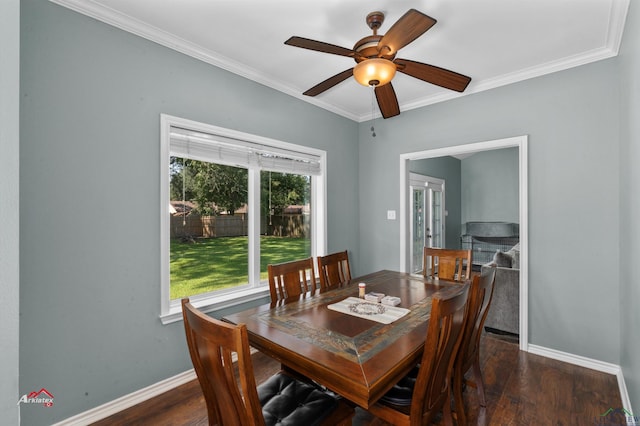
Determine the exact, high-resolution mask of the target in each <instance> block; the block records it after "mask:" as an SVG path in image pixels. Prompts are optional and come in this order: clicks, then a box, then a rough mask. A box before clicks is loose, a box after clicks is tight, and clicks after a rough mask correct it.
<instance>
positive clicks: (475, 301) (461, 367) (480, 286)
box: [452, 268, 496, 426]
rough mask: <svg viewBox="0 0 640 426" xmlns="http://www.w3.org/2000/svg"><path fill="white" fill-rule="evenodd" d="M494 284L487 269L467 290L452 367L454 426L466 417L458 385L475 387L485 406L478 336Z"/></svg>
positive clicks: (494, 277)
mask: <svg viewBox="0 0 640 426" xmlns="http://www.w3.org/2000/svg"><path fill="white" fill-rule="evenodd" d="M495 281H496V269H495V268H491V269H489V270H488V271H486V272H484V273H483V274H482V275H476V276H474V277H473V280H472V282H471V287H470V288H469V301H468V303H467V314H466V318H467V319H466V322H465V326H464V332H463V333H462V340H461V342H460V349H458V355H457V356H456V360H455V363H454V365H453V382H452V383H453V384H452V389H453V397H454V402H455V405H454V407H455V408H454V410H455V415H456V420H457V423H458V425H460V426H464V425H466V424H467V417H466V414H465V411H464V401H463V399H462V391H463V389H462V385H463V383H466V384H467V385H469V386H471V387H475V388H476V389H477V391H478V401H479V403H480V406H481V407H486V406H487V400H486V398H485V393H484V381H483V380H482V372H481V371H480V337H481V336H482V327H483V326H484V321H485V319H486V318H487V313H488V312H489V307H490V306H491V299H492V298H493V288H494V285H495ZM470 368H471V369H472V370H473V381H471V380H466V379H465V377H464V375H465V373H466V372H467V371H469V369H470Z"/></svg>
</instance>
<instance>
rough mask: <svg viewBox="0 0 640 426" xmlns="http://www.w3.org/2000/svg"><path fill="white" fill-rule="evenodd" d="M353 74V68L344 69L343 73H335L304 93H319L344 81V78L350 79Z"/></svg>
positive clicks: (313, 94) (308, 94)
mask: <svg viewBox="0 0 640 426" xmlns="http://www.w3.org/2000/svg"><path fill="white" fill-rule="evenodd" d="M352 75H353V68H349V69H348V70H345V71H342V72H341V73H338V74H336V75H334V76H333V77H329V78H328V79H326V80H325V81H323V82H322V83H318V84H316V85H315V86H313V87H312V88H311V89H309V90H307V91H306V92H304V93H303V95H307V96H316V95H319V94H320V93H322V92H324V91H325V90H328V89H331V88H332V87H333V86H335V85H336V84H338V83H342V82H343V81H344V80H346V79H348V78H349V77H351V76H352Z"/></svg>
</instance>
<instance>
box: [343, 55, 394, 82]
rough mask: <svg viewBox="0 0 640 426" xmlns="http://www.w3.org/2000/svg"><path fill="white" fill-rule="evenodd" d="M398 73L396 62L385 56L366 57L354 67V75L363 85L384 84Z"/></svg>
mask: <svg viewBox="0 0 640 426" xmlns="http://www.w3.org/2000/svg"><path fill="white" fill-rule="evenodd" d="M394 75H396V64H394V63H393V62H391V61H389V60H387V59H383V58H372V59H365V60H364V61H362V62H359V63H358V64H357V65H356V66H355V67H354V68H353V77H354V78H355V79H356V81H357V82H358V83H360V84H362V85H363V86H384V85H385V84H387V83H389V82H390V81H391V80H392V79H393V76H394Z"/></svg>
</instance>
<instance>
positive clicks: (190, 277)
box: [160, 115, 326, 324]
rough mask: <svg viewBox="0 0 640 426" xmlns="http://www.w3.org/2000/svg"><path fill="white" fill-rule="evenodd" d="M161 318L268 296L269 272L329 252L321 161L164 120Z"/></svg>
mask: <svg viewBox="0 0 640 426" xmlns="http://www.w3.org/2000/svg"><path fill="white" fill-rule="evenodd" d="M160 139H161V170H162V173H161V178H160V183H161V197H160V198H161V267H162V273H161V280H162V294H161V302H162V307H161V319H162V322H163V323H165V324H166V323H169V322H173V321H177V320H179V319H181V311H180V299H181V298H183V297H189V298H190V299H191V300H192V302H193V303H194V304H195V305H196V306H197V307H198V308H200V309H201V310H203V311H205V312H206V311H208V310H209V311H210V310H214V309H220V308H223V307H228V306H232V305H234V304H238V303H243V302H248V301H251V300H255V299H259V298H262V297H264V296H266V295H268V293H269V290H268V285H267V265H268V264H270V263H280V262H285V261H289V260H294V259H300V258H303V257H309V256H317V255H320V254H324V252H325V245H326V244H325V240H326V237H325V235H326V231H325V194H324V188H325V177H324V169H325V162H326V153H325V152H324V151H320V150H316V149H313V148H309V147H305V146H299V145H293V144H290V143H285V142H281V141H276V140H273V139H267V138H263V137H260V136H255V135H250V134H246V133H241V132H237V131H234V130H229V129H224V128H220V127H215V126H210V125H207V124H203V123H197V122H193V121H190V120H185V119H180V118H177V117H171V116H168V115H162V116H161V138H160Z"/></svg>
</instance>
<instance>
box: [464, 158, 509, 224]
mask: <svg viewBox="0 0 640 426" xmlns="http://www.w3.org/2000/svg"><path fill="white" fill-rule="evenodd" d="M518 151H519V150H518V148H505V149H494V150H491V151H484V152H478V153H476V154H474V155H472V156H470V157H467V158H465V159H463V160H462V164H461V173H462V223H467V222H475V221H479V222H483V221H488V222H513V223H518V222H520V216H519V214H520V209H519V203H518V195H519V191H520V188H519V182H518V173H519V162H518Z"/></svg>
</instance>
